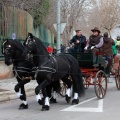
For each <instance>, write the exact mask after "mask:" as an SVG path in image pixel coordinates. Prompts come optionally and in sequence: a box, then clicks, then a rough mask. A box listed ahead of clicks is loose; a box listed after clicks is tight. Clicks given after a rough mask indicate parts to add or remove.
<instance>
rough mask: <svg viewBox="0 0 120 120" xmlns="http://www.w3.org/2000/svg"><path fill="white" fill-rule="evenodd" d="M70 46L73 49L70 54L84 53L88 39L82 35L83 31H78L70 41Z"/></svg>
mask: <svg viewBox="0 0 120 120" xmlns="http://www.w3.org/2000/svg"><path fill="white" fill-rule="evenodd" d="M70 44H71V45H72V48H70V50H69V51H70V52H72V53H76V52H82V53H83V52H84V47H85V44H86V37H85V36H84V35H82V33H81V30H76V35H75V36H74V37H73V38H72V39H71V40H70Z"/></svg>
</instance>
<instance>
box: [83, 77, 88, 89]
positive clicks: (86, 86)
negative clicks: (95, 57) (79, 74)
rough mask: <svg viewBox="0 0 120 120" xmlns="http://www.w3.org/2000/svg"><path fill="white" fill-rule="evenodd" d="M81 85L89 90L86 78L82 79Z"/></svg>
mask: <svg viewBox="0 0 120 120" xmlns="http://www.w3.org/2000/svg"><path fill="white" fill-rule="evenodd" d="M83 84H84V88H85V89H88V88H89V82H88V81H87V78H86V77H83Z"/></svg>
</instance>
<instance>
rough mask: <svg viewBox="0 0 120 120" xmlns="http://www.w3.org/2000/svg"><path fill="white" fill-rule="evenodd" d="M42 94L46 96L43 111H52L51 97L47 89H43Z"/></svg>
mask: <svg viewBox="0 0 120 120" xmlns="http://www.w3.org/2000/svg"><path fill="white" fill-rule="evenodd" d="M42 93H43V96H44V103H43V106H42V111H47V110H49V109H50V103H49V97H48V95H47V91H46V88H43V89H42Z"/></svg>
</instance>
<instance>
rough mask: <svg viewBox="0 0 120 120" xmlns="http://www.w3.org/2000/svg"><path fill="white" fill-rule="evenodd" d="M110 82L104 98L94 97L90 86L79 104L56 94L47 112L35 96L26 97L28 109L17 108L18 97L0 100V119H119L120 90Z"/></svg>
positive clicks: (112, 80) (18, 103)
mask: <svg viewBox="0 0 120 120" xmlns="http://www.w3.org/2000/svg"><path fill="white" fill-rule="evenodd" d="M110 82H112V83H108V91H107V95H106V96H105V98H104V100H98V99H97V98H95V97H96V96H95V93H94V89H93V87H90V88H89V89H88V90H87V91H86V95H85V96H84V97H83V98H81V99H80V104H79V105H77V106H72V107H71V104H67V103H66V102H65V100H64V98H61V97H60V96H58V103H57V104H52V105H51V108H50V111H47V112H43V111H41V106H39V105H38V104H37V103H36V101H35V97H28V103H29V109H28V110H18V106H19V105H20V104H21V102H20V100H18V99H16V100H11V101H7V102H1V103H0V120H119V119H120V91H118V90H117V89H116V87H115V82H114V78H111V79H110ZM86 109H87V110H88V111H85V110H86ZM65 110H66V111H65ZM69 110H70V111H69ZM76 110H77V111H76Z"/></svg>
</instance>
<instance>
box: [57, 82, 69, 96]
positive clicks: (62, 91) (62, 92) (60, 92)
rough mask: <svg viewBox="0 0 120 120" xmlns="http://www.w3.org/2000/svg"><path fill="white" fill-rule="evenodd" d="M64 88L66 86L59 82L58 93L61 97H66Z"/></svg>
mask: <svg viewBox="0 0 120 120" xmlns="http://www.w3.org/2000/svg"><path fill="white" fill-rule="evenodd" d="M66 88H67V85H66V84H65V83H64V82H62V81H61V80H60V91H59V92H58V93H59V94H60V95H61V96H62V97H65V95H66Z"/></svg>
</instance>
